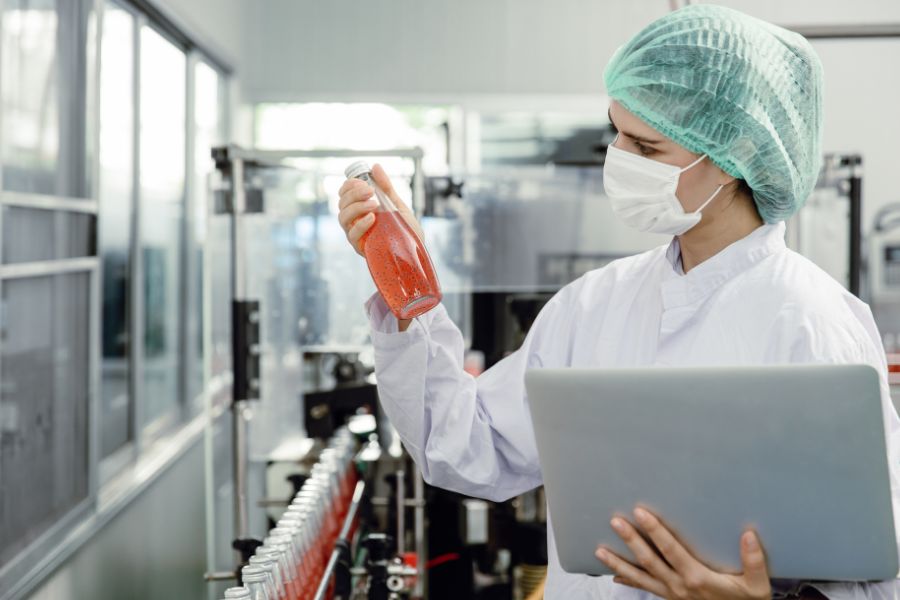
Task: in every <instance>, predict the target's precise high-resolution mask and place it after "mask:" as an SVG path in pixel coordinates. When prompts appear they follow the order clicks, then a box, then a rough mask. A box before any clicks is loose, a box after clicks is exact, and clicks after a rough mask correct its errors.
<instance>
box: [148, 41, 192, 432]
mask: <svg viewBox="0 0 900 600" xmlns="http://www.w3.org/2000/svg"><path fill="white" fill-rule="evenodd" d="M186 62H187V61H186V57H185V55H184V52H182V51H181V50H179V49H178V48H176V47H175V46H174V45H173V44H171V43H170V42H169V41H168V40H166V39H165V38H163V37H162V35H160V34H159V33H157V32H156V31H154V30H153V29H151V28H149V27H144V28H142V29H141V66H140V68H141V72H140V78H141V85H140V89H141V116H140V121H141V129H140V146H141V159H140V169H141V172H140V181H141V190H140V204H141V208H140V210H141V219H140V223H141V255H142V264H143V301H144V369H143V371H144V372H143V374H142V377H143V382H142V384H143V388H142V389H143V397H142V402H143V403H144V406H143V409H144V417H145V418H144V422H145V423H150V422H151V421H153V420H155V419H157V418H158V417H160V416H162V415H164V414H166V413H167V412H169V411H170V410H171V409H173V408H175V407H176V406H177V405H178V400H179V398H178V396H179V394H178V392H179V373H180V369H181V368H182V367H181V363H180V361H179V355H178V349H179V339H178V332H179V312H180V308H181V287H182V285H181V283H182V278H181V275H182V271H181V269H182V238H183V227H184V216H185V215H184V184H185V172H184V171H185V119H186V117H185V108H186V94H185V78H186V69H187V67H186Z"/></svg>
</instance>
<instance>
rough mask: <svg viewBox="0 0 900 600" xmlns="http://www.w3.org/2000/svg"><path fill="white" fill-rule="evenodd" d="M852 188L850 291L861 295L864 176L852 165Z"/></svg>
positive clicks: (849, 194)
mask: <svg viewBox="0 0 900 600" xmlns="http://www.w3.org/2000/svg"><path fill="white" fill-rule="evenodd" d="M848 181H849V183H850V189H849V193H848V197H849V200H850V273H849V275H850V277H849V279H850V281H849V285H850V293H851V294H853V295H854V296H857V297H859V292H860V271H861V269H862V177H860V176H859V173H857V172H856V169H854V168H853V167H851V171H850V177H849V178H848Z"/></svg>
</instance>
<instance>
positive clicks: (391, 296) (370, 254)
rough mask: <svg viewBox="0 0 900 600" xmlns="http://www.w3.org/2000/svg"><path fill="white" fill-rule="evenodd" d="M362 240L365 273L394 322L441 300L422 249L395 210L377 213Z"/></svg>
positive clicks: (408, 317)
mask: <svg viewBox="0 0 900 600" xmlns="http://www.w3.org/2000/svg"><path fill="white" fill-rule="evenodd" d="M373 214H374V215H375V223H374V224H373V225H372V227H371V228H370V229H369V231H368V232H366V235H365V236H364V237H363V238H362V246H363V252H364V253H365V255H366V262H367V263H368V264H369V272H370V273H371V274H372V279H374V280H375V285H376V286H377V287H378V291H379V292H381V296H382V298H384V301H385V302H386V303H387V305H388V307H389V308H390V309H391V312H392V313H394V316H396V317H397V318H398V319H412V318H414V317H417V316H419V315H421V314H422V313H425V312H428V311H429V310H431V309H432V308H434V307H435V306H437V304H438V303H439V302H440V301H441V286H440V283H438V279H437V276H436V275H435V273H434V265H432V264H431V258H430V257H429V256H428V252H427V251H426V250H425V246H424V245H423V244H422V241H421V240H420V239H419V236H417V235H416V234H415V232H414V231H413V229H412V228H411V227H410V226H409V224H408V223H407V222H406V220H404V218H403V217H402V216H401V215H400V214H399V213H398V212H396V211H378V212H375V213H373Z"/></svg>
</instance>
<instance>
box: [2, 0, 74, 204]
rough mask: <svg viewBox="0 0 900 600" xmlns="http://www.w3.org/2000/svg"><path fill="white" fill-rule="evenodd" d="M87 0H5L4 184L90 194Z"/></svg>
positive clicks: (20, 189)
mask: <svg viewBox="0 0 900 600" xmlns="http://www.w3.org/2000/svg"><path fill="white" fill-rule="evenodd" d="M78 6H79V3H77V2H68V1H66V2H63V1H62V0H0V7H2V10H3V30H2V32H0V34H2V47H0V59H2V62H0V90H2V97H0V103H2V106H0V108H2V111H3V136H2V138H0V160H2V165H3V189H5V190H10V191H17V192H31V193H41V194H52V195H62V196H82V197H85V196H87V195H88V193H87V190H86V189H85V186H86V185H87V183H86V173H87V168H86V157H87V152H86V150H87V147H86V144H85V139H86V135H85V129H86V126H85V117H86V112H87V109H86V101H87V95H86V88H87V86H86V83H85V73H86V72H87V71H86V70H85V69H83V68H81V66H82V65H83V63H84V62H85V61H86V60H87V59H86V45H87V38H88V35H87V21H86V19H85V16H84V15H83V14H81V13H80V11H79V10H78Z"/></svg>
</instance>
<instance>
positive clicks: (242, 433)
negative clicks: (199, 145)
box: [231, 160, 250, 539]
mask: <svg viewBox="0 0 900 600" xmlns="http://www.w3.org/2000/svg"><path fill="white" fill-rule="evenodd" d="M231 198H232V206H231V297H232V300H233V301H237V300H243V299H244V296H245V294H246V282H245V281H244V227H243V214H244V209H245V206H246V197H245V195H244V163H243V162H242V161H241V160H235V161H234V162H232V173H231ZM233 307H234V303H233V302H232V310H234V308H233ZM232 322H234V319H232ZM232 335H234V332H232ZM232 359H233V362H232V364H235V365H236V364H237V361H238V360H239V357H238V356H232ZM232 389H233V390H234V392H235V393H236V392H237V390H236V388H232ZM248 410H249V408H248V407H247V401H246V398H238V397H234V396H233V397H232V403H231V411H232V428H231V429H232V444H233V453H234V464H233V469H234V536H235V538H238V539H241V538H246V537H247V536H248V535H249V529H250V511H249V507H248V501H247V453H248V450H247V446H248V443H247V421H246V413H247V411H248Z"/></svg>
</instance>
